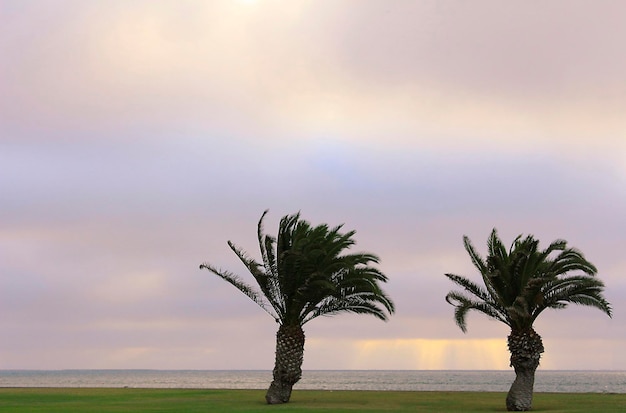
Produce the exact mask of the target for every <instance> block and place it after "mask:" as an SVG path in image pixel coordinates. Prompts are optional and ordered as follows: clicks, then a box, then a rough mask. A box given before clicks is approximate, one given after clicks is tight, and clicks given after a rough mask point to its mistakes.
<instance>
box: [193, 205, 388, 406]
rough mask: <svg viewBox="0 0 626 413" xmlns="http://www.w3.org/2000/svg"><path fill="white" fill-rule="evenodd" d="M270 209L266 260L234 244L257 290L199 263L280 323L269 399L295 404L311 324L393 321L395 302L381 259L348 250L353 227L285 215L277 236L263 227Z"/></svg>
mask: <svg viewBox="0 0 626 413" xmlns="http://www.w3.org/2000/svg"><path fill="white" fill-rule="evenodd" d="M266 214H267V211H265V212H264V213H263V215H262V216H261V219H260V220H259V224H258V231H257V235H258V241H259V247H260V249H261V261H260V262H259V261H256V260H254V259H252V258H250V257H249V255H248V254H247V253H246V252H244V251H243V250H242V249H241V248H239V247H237V246H236V245H234V244H233V243H232V242H230V241H228V245H229V246H230V248H231V249H232V250H233V252H234V253H235V254H236V255H237V256H238V257H239V259H240V260H241V261H242V262H243V264H244V265H245V266H246V268H247V269H248V271H250V273H251V274H252V276H253V277H254V279H255V281H256V283H257V284H258V287H259V288H258V289H257V288H255V287H253V286H252V285H250V284H247V283H246V282H244V281H243V280H242V279H241V278H240V277H238V276H237V275H235V274H233V273H231V272H229V271H224V270H220V269H217V268H215V267H213V266H212V265H210V264H208V263H204V264H202V265H201V266H200V268H201V269H202V268H204V269H207V270H209V271H211V272H212V273H214V274H216V275H217V276H219V277H220V278H222V279H224V280H225V281H228V282H229V283H230V284H232V285H233V286H234V287H236V288H237V289H238V290H240V291H241V292H242V293H244V294H245V295H247V296H248V297H249V298H250V299H252V301H254V302H255V303H257V304H258V305H259V307H261V308H262V309H263V310H265V311H266V312H267V313H268V314H269V315H271V316H272V317H273V318H274V320H276V322H277V323H278V324H279V327H278V332H277V334H276V359H275V364H274V371H273V381H272V383H271V385H270V387H269V389H268V391H267V394H266V396H265V399H266V401H267V403H269V404H278V403H286V402H288V401H289V398H290V397H291V390H292V388H293V385H294V384H295V383H296V382H298V380H300V377H301V376H302V361H303V354H304V330H303V325H304V324H305V323H307V322H309V321H311V320H313V319H314V318H317V317H319V316H327V315H334V314H337V313H342V312H352V313H357V314H371V315H373V316H375V317H377V318H379V319H381V320H387V313H389V314H392V313H393V311H394V305H393V302H392V301H391V299H390V298H389V297H387V295H386V294H385V293H384V292H383V290H382V289H381V288H380V286H379V283H381V282H386V281H387V277H386V276H385V275H384V274H383V273H382V272H380V271H379V270H378V269H376V268H375V267H373V266H372V264H377V263H378V261H379V260H378V257H376V256H375V255H373V254H369V253H354V254H349V253H346V251H345V250H347V249H349V248H350V247H351V246H352V245H354V243H355V241H354V240H353V238H352V237H353V235H354V234H355V231H349V232H347V233H341V232H340V230H341V228H342V226H341V225H340V226H337V227H335V228H332V229H331V228H329V227H328V226H327V225H326V224H322V225H318V226H316V227H312V226H311V225H310V224H309V223H308V222H307V221H304V220H302V219H300V214H299V213H297V214H294V215H286V216H284V217H283V218H282V219H281V221H280V225H279V229H278V236H277V237H276V238H275V237H273V236H270V235H266V234H264V232H263V218H264V217H265V215H266Z"/></svg>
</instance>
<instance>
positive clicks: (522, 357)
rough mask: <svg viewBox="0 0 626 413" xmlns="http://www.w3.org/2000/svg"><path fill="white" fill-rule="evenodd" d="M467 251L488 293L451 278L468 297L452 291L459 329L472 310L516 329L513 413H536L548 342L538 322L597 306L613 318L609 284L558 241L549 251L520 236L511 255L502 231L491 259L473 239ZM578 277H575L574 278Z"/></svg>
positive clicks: (509, 401)
mask: <svg viewBox="0 0 626 413" xmlns="http://www.w3.org/2000/svg"><path fill="white" fill-rule="evenodd" d="M463 241H464V244H465V250H466V251H467V253H468V254H469V256H470V258H471V260H472V263H473V264H474V266H475V267H476V268H477V269H478V271H479V272H480V274H481V275H482V279H483V283H484V284H485V288H483V287H481V286H479V285H478V284H476V283H474V282H472V281H470V280H469V279H467V278H465V277H461V276H458V275H454V274H446V276H447V277H448V278H449V279H451V280H452V281H453V282H455V283H456V284H458V285H460V286H461V287H463V289H464V292H458V291H451V292H449V293H448V295H447V296H446V301H447V302H448V303H449V304H452V305H453V306H454V307H455V309H454V318H455V321H456V324H457V325H458V326H459V327H460V328H461V330H462V331H463V332H466V331H467V325H466V322H465V318H466V315H467V313H468V311H469V310H477V311H479V312H481V313H483V314H486V315H487V316H489V317H491V318H493V319H496V320H498V321H501V322H503V323H504V324H506V325H508V326H509V327H510V329H511V333H510V335H509V337H508V347H509V352H510V353H511V366H512V367H513V368H514V370H515V381H514V382H513V384H512V385H511V389H510V390H509V393H508V395H507V398H506V407H507V409H508V410H509V411H526V410H530V408H531V405H532V397H533V385H534V382H535V370H536V369H537V367H538V366H539V359H540V357H541V353H543V351H544V348H543V343H542V341H541V337H540V336H539V334H537V333H536V332H535V330H534V329H533V323H534V322H535V320H536V319H537V317H538V316H539V314H541V313H542V312H543V310H545V309H548V308H551V309H562V308H566V307H567V305H568V304H569V303H573V304H580V305H586V306H591V307H596V308H598V309H600V310H602V311H603V312H604V313H606V314H607V315H608V316H609V317H611V305H610V304H609V303H608V302H607V301H606V300H605V298H604V296H603V294H602V293H603V290H604V284H603V283H602V281H600V280H599V279H597V278H595V277H594V276H595V275H596V273H597V270H596V267H594V266H593V264H591V263H590V262H589V261H587V260H586V259H585V257H584V256H583V254H582V253H581V252H580V251H578V250H576V249H574V248H568V247H567V243H566V241H564V240H556V241H554V242H553V243H551V244H550V245H549V246H548V248H546V249H545V250H540V249H539V241H538V240H536V239H534V238H533V236H532V235H529V236H527V237H526V238H522V236H521V235H520V236H518V237H517V238H516V239H515V241H514V242H513V244H512V245H511V248H510V249H509V251H507V250H506V248H505V246H504V245H503V244H502V241H501V240H500V238H498V234H497V231H496V229H495V228H494V230H493V231H492V233H491V236H490V237H489V239H488V241H487V247H488V255H487V258H486V259H483V258H482V257H481V256H480V255H479V254H478V253H477V252H476V250H475V249H474V247H473V245H472V243H471V242H470V240H469V238H468V237H467V236H464V237H463ZM572 272H575V273H576V274H575V275H570V273H572Z"/></svg>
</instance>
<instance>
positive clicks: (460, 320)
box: [446, 291, 509, 333]
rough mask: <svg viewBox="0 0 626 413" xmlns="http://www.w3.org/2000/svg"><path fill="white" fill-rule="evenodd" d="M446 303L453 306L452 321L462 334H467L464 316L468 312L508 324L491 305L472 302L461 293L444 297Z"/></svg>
mask: <svg viewBox="0 0 626 413" xmlns="http://www.w3.org/2000/svg"><path fill="white" fill-rule="evenodd" d="M446 301H447V302H448V304H451V305H453V306H454V321H455V322H456V324H457V326H459V328H460V329H461V331H463V332H464V333H465V332H467V322H466V316H467V314H468V312H469V311H470V310H476V311H478V312H481V313H483V314H485V315H486V316H488V317H490V318H493V319H495V320H498V321H501V322H503V323H505V324H507V325H508V324H509V322H508V320H507V319H506V318H505V317H504V316H503V315H502V314H501V312H500V311H499V310H498V309H497V307H494V306H493V304H491V303H488V302H485V301H478V300H473V299H471V298H469V297H467V296H465V295H464V294H463V293H461V292H458V291H451V292H449V293H448V295H446Z"/></svg>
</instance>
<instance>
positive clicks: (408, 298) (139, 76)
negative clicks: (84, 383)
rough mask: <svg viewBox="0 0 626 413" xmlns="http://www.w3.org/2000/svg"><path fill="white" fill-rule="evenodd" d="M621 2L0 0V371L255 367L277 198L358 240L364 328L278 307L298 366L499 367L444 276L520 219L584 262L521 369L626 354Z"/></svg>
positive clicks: (260, 364)
mask: <svg viewBox="0 0 626 413" xmlns="http://www.w3.org/2000/svg"><path fill="white" fill-rule="evenodd" d="M624 18H626V3H623V2H619V1H602V0H601V1H594V2H591V1H577V0H554V1H549V2H540V3H539V2H527V1H507V2H501V1H495V0H494V1H483V0H479V1H474V2H462V1H450V0H437V1H426V0H424V1H395V2H387V1H374V0H365V1H357V0H334V1H302V0H289V1H271V0H267V1H263V0H258V1H252V0H248V1H243V0H241V1H236V0H232V1H219V0H216V1H210V2H206V1H193V0H187V1H151V0H107V1H95V0H94V1H89V2H87V1H82V0H80V1H79V0H55V1H47V0H0V336H2V340H0V369H136V368H142V369H271V368H272V367H273V362H274V345H275V342H274V340H275V333H276V330H277V325H276V323H275V322H274V320H273V319H272V318H271V317H269V316H268V315H267V314H266V313H265V312H263V311H262V310H261V309H260V308H258V307H257V306H256V305H255V304H254V303H253V302H252V301H251V300H249V299H248V298H247V297H245V296H244V295H243V294H241V293H240V292H238V291H237V290H236V289H234V288H233V287H232V286H231V285H229V284H227V283H226V282H224V281H223V280H220V279H219V278H218V277H216V276H214V275H213V274H211V273H210V272H208V271H201V270H199V268H198V267H199V265H200V264H201V263H203V262H209V263H211V264H213V265H215V266H217V267H220V268H223V269H227V270H230V271H233V272H235V273H238V274H240V275H241V276H242V277H244V278H245V279H246V280H248V281H249V282H252V279H251V277H249V274H246V271H245V268H244V267H243V265H242V264H241V263H240V262H238V260H237V258H236V257H235V255H234V254H233V253H232V251H231V250H230V249H229V248H228V246H227V244H226V242H227V241H228V240H232V241H233V242H235V243H236V244H238V245H239V246H241V247H242V248H244V249H245V250H247V251H248V252H250V254H251V255H253V256H255V257H258V245H257V244H256V225H257V222H258V219H259V218H260V216H261V214H262V213H263V211H264V210H266V209H269V213H268V215H267V217H266V220H265V229H266V231H267V232H268V233H276V230H277V227H278V222H279V220H280V218H281V217H282V216H284V215H287V214H292V213H295V212H298V211H300V212H301V216H302V218H304V219H305V220H307V221H309V222H311V223H312V224H315V225H317V224H321V223H328V224H329V225H331V226H334V225H338V224H344V228H345V230H353V229H354V230H356V235H355V239H356V245H355V247H354V251H366V252H371V253H374V254H376V255H378V256H379V257H380V259H381V262H380V264H379V269H380V270H381V271H383V272H384V273H385V274H386V275H387V276H388V277H389V282H388V283H387V284H385V286H384V288H385V290H386V291H387V293H388V294H389V295H390V296H391V297H392V299H393V300H394V302H395V304H396V314H395V315H393V316H392V317H391V318H390V320H389V321H388V322H382V321H380V320H377V319H375V318H374V317H368V316H362V315H352V314H343V315H338V316H336V317H329V318H318V319H315V320H313V321H311V322H310V323H308V324H306V325H305V332H306V336H307V339H306V350H305V358H304V365H303V368H304V369H305V370H306V369H461V370H462V369H508V368H509V355H508V351H507V348H506V336H507V335H508V328H507V326H505V325H503V324H501V323H498V322H496V321H493V320H490V319H488V318H486V317H484V316H482V315H481V314H478V313H476V314H470V315H469V318H468V332H467V333H465V334H464V333H463V332H461V330H460V329H459V328H458V327H457V326H456V325H455V323H454V319H453V307H452V306H450V305H449V304H447V303H446V302H445V299H444V297H445V295H446V294H447V293H448V292H449V291H450V290H452V289H455V287H454V285H453V284H452V283H451V282H450V281H449V280H448V279H447V278H446V277H445V276H444V274H445V273H455V274H460V275H465V276H467V277H470V278H472V279H474V280H476V281H478V280H479V278H478V277H479V275H478V273H477V272H476V270H475V269H474V268H473V267H472V265H471V262H470V260H469V257H468V255H467V253H466V252H465V250H464V248H463V242H462V238H463V235H467V236H469V237H470V238H471V239H472V241H473V243H474V245H475V246H476V248H477V249H478V250H479V251H480V252H481V253H482V254H485V253H486V240H487V237H488V236H489V234H490V232H491V230H492V229H493V228H497V229H498V231H499V234H500V236H501V237H502V239H503V241H504V242H505V244H507V245H510V243H511V242H512V241H513V239H514V238H515V237H516V236H517V235H519V234H533V235H534V236H535V237H537V238H538V239H539V240H541V245H543V246H547V245H548V244H549V243H550V242H552V241H553V240H556V239H560V238H563V239H566V240H567V241H568V245H570V246H572V247H576V248H578V249H580V250H581V251H582V252H583V253H584V254H585V257H586V258H587V259H589V261H591V262H592V263H594V264H595V265H596V267H597V268H598V270H599V272H598V277H600V279H602V280H603V281H604V282H605V284H606V290H605V295H606V298H607V299H608V300H609V302H611V303H612V304H613V308H614V314H613V318H612V319H611V318H609V317H607V316H606V315H605V314H603V313H602V312H600V311H598V310H597V309H594V308H588V307H577V306H571V307H569V308H567V309H566V310H560V311H553V312H545V313H543V314H542V316H541V317H540V318H539V319H538V320H537V322H536V323H535V329H536V330H537V332H538V333H539V334H541V335H542V337H543V339H544V345H545V348H546V351H545V353H544V354H543V357H542V361H541V368H543V369H621V370H625V369H626V353H625V352H624V351H623V349H624V348H626V321H625V319H626V309H625V307H624V305H623V303H624V300H626V278H625V276H626V258H625V257H626V255H625V254H624V251H626V237H625V236H624V234H626V214H624V211H625V210H626V117H625V116H624V113H626V77H625V76H624V73H626V54H625V53H624V50H625V47H626V44H625V42H626V40H625V39H626V25H624V24H623V22H624Z"/></svg>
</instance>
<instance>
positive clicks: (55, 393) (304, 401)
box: [0, 388, 626, 413]
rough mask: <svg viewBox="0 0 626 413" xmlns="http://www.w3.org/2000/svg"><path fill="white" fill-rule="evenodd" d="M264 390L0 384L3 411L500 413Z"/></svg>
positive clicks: (587, 403)
mask: <svg viewBox="0 0 626 413" xmlns="http://www.w3.org/2000/svg"><path fill="white" fill-rule="evenodd" d="M264 394H265V391H263V390H183V389H102V388H97V389H82V388H81V389H79V388H0V412H2V413H26V412H28V413H37V412H45V413H57V412H58V413H81V412H84V413H100V412H102V413H105V412H106V413H109V412H159V413H167V412H171V413H193V412H203V413H214V412H215V413H218V412H219V413H224V412H250V413H257V412H264V413H267V412H280V413H291V412H297V413H314V412H315V413H321V412H327V413H331V412H332V413H344V412H345V413H347V412H350V413H356V412H443V413H453V412H459V413H460V412H463V413H476V412H501V411H505V410H506V409H505V408H504V399H505V397H506V395H505V394H504V393H483V392H396V391H322V390H297V391H294V393H293V395H292V398H291V402H290V403H288V404H285V405H275V406H269V405H267V404H265V400H264ZM533 411H537V412H550V413H561V412H581V413H582V412H586V413H587V412H594V413H596V412H597V413H611V412H615V413H617V412H620V413H623V412H626V394H587V393H573V394H565V393H537V394H535V398H534V403H533Z"/></svg>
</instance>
